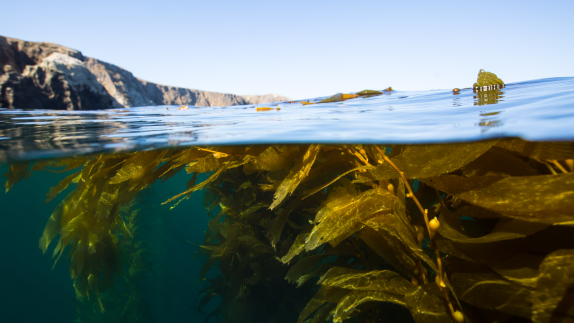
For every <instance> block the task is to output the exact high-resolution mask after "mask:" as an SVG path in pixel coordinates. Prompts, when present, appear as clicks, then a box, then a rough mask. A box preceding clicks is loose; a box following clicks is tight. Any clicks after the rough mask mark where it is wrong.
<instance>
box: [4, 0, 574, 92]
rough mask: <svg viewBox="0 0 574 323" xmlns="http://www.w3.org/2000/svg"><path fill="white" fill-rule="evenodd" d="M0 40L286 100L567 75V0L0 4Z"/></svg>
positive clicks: (572, 45)
mask: <svg viewBox="0 0 574 323" xmlns="http://www.w3.org/2000/svg"><path fill="white" fill-rule="evenodd" d="M1 8H2V9H1V11H2V18H1V19H0V35H3V36H8V37H15V38H20V39H24V40H29V41H47V42H53V43H57V44H61V45H64V46H67V47H71V48H74V49H77V50H80V51H81V52H82V53H83V54H84V55H86V56H90V57H94V58H98V59H100V60H103V61H106V62H109V63H113V64H116V65H118V66H121V67H123V68H125V69H127V70H129V71H131V72H132V73H133V74H134V75H135V76H137V77H139V78H142V79H145V80H149V81H152V82H156V83H161V84H166V85H174V86H181V87H187V88H193V89H200V90H207V91H216V92H227V93H236V94H267V93H276V94H281V95H285V96H288V97H290V98H292V99H303V98H308V97H316V96H324V95H331V94H334V93H337V92H353V91H360V90H364V89H383V88H386V87H388V86H393V88H395V89H400V90H428V89H438V88H453V87H466V86H470V85H471V84H472V83H473V82H474V81H475V79H476V75H477V73H478V71H479V69H481V68H483V69H486V70H487V71H491V72H494V73H496V74H497V75H498V76H499V77H500V78H501V79H502V80H503V81H505V82H507V83H509V82H515V81H525V80H532V79H538V78H546V77H556V76H574V41H573V39H574V18H573V13H574V1H572V0H563V1H552V0H548V1H508V0H507V1H484V0H481V1H461V0H457V1H333V0H330V1H313V0H307V1H270V0H267V1H214V0H212V1H172V0H164V1H157V2H156V1H154V2H146V1H121V0H115V1H108V0H100V1H97V2H94V1H90V2H88V1H61V0H52V1H46V0H43V1H37V0H34V1H28V0H18V1H15V0H12V1H3V3H2V6H1Z"/></svg>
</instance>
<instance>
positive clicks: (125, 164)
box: [6, 139, 574, 322]
mask: <svg viewBox="0 0 574 323" xmlns="http://www.w3.org/2000/svg"><path fill="white" fill-rule="evenodd" d="M573 157H574V144H573V143H547V142H537V143H534V142H525V141H522V140H519V139H502V140H494V141H483V142H474V143H458V144H441V145H411V146H401V145H395V146H376V145H283V146H277V145H267V146H264V145H262V146H258V145H255V146H227V147H203V148H199V147H192V148H186V149H173V150H155V151H140V152H135V153H128V154H112V155H97V156H85V157H81V158H69V159H62V160H49V161H36V163H35V164H33V165H32V166H30V165H29V164H28V163H21V164H13V165H11V167H10V172H9V173H7V174H6V177H7V178H8V180H7V182H6V189H9V188H10V187H11V186H12V185H14V183H16V182H17V181H19V180H21V179H23V178H25V177H27V176H29V175H30V173H32V172H34V171H37V170H45V169H53V170H58V171H63V170H71V169H78V171H77V172H76V173H74V174H73V175H70V176H68V177H66V178H65V179H64V180H62V181H61V182H60V183H59V184H58V185H56V186H55V187H53V188H52V189H51V190H50V192H48V194H47V196H48V200H50V199H53V198H54V197H55V196H56V195H57V194H58V193H59V192H61V191H62V190H64V189H65V188H66V187H68V186H69V185H75V188H74V189H73V190H72V191H71V193H69V195H68V196H67V197H66V198H65V199H64V200H63V202H62V203H61V204H60V205H59V206H58V207H57V208H56V210H55V211H54V213H53V214H52V216H51V217H50V219H49V221H48V224H47V225H46V228H45V230H44V234H43V236H42V237H41V239H40V247H41V248H42V250H44V251H46V250H47V249H48V246H49V244H50V242H52V241H53V240H54V239H55V238H56V237H57V236H58V235H59V238H58V243H57V246H56V248H55V250H54V255H55V256H57V257H58V258H59V256H60V255H61V253H62V251H63V250H64V248H65V247H66V246H68V245H70V246H71V248H70V252H69V255H68V258H70V262H71V263H70V272H71V276H72V278H73V279H74V287H75V288H76V291H77V294H78V296H79V297H84V296H87V297H89V298H91V299H93V300H99V298H100V292H102V291H104V290H106V289H107V288H109V287H110V286H111V285H112V283H113V282H114V279H116V278H117V277H118V276H119V275H121V273H120V269H121V266H122V265H121V257H120V256H119V250H118V243H119V239H118V235H119V234H122V235H123V238H124V239H130V236H131V235H132V234H133V233H132V232H131V229H130V225H129V224H127V223H125V221H124V218H125V217H122V216H121V213H120V210H121V209H122V207H123V206H128V205H130V203H131V201H132V200H133V199H134V197H135V196H136V195H137V193H138V192H139V191H141V190H142V189H143V188H145V187H146V186H148V185H151V184H152V183H154V182H155V181H157V180H166V179H168V178H169V177H171V176H174V175H175V174H176V173H178V172H183V171H185V172H187V174H189V175H188V176H189V177H190V179H189V182H188V187H187V189H182V192H181V194H179V195H176V196H174V197H173V198H171V199H169V200H167V201H165V203H164V204H167V205H168V206H170V207H175V206H177V205H179V206H178V207H185V203H182V201H184V200H185V199H187V198H189V196H190V194H192V193H193V192H195V191H198V190H204V191H205V208H206V209H207V210H208V211H209V214H210V216H211V219H210V220H209V230H208V231H207V232H206V236H205V241H204V244H203V245H201V246H200V252H201V253H204V254H205V255H206V256H207V260H206V262H205V265H204V268H203V270H202V272H201V276H200V277H199V279H200V280H204V281H205V282H206V286H205V288H204V289H203V290H202V293H204V297H203V298H202V299H201V300H200V301H199V303H198V305H197V308H198V310H201V308H202V307H203V306H204V305H205V304H207V302H209V300H210V299H212V298H215V297H221V299H222V302H221V305H220V306H219V308H218V309H217V310H216V311H215V312H214V313H212V314H211V316H217V317H220V318H221V320H223V321H224V322H250V321H258V320H259V319H261V318H262V316H261V315H260V316H257V314H256V312H257V311H261V309H260V308H257V306H256V303H257V297H261V293H271V294H273V293H277V295H274V296H272V297H274V299H275V301H276V302H278V303H281V302H284V303H285V304H289V305H284V306H285V307H293V308H290V309H289V311H292V310H294V309H297V313H299V316H298V322H323V321H324V320H328V319H332V320H333V321H334V322H342V321H344V320H353V321H355V322H359V321H363V322H377V321H378V318H379V317H384V315H388V314H385V313H384V311H385V309H388V306H389V305H387V304H389V303H390V304H395V305H394V306H393V307H392V308H395V307H404V308H406V309H408V311H410V313H411V315H412V319H413V320H414V321H415V322H452V321H454V322H462V321H467V322H485V321H499V322H505V321H506V322H510V321H512V322H514V321H515V320H516V319H517V318H523V319H530V320H532V321H534V322H558V321H560V322H570V321H572V320H574V296H573V295H574V239H572V234H574V228H572V225H574V190H573V188H574V173H573V170H574V160H573ZM201 173H207V174H209V177H208V179H207V180H205V181H203V182H201V183H196V178H197V174H201ZM212 267H216V268H217V269H218V270H219V273H220V275H219V276H217V277H216V278H205V274H206V273H207V271H208V270H209V269H210V268H212ZM286 285H287V287H286ZM289 286H290V287H289ZM262 290H263V291H264V292H262ZM301 291H304V293H303V292H301ZM281 293H284V294H283V295H281ZM308 293H311V294H314V296H313V297H312V298H310V299H309V297H308V298H305V296H301V295H308ZM296 295H297V299H291V298H292V297H295V296H296ZM301 300H305V301H304V303H301ZM281 306H282V305H281V304H278V306H277V308H275V312H273V313H266V314H265V315H266V316H265V317H264V319H265V320H261V321H262V322H263V321H268V322H288V321H289V320H287V318H289V317H290V316H289V314H285V313H282V312H281V311H285V310H281ZM298 306H299V307H298ZM385 306H386V307H385ZM239 309H241V311H240V310H239ZM101 310H102V311H104V310H105V309H104V308H103V306H102V308H101ZM290 315H292V314H290ZM256 317H257V319H255V318H256ZM208 319H209V317H208ZM295 320H296V318H295Z"/></svg>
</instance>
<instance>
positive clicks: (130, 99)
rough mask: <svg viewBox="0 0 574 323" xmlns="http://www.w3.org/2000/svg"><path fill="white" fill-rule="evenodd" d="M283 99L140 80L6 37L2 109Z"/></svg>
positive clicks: (1, 52) (56, 48) (1, 42)
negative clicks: (194, 88)
mask: <svg viewBox="0 0 574 323" xmlns="http://www.w3.org/2000/svg"><path fill="white" fill-rule="evenodd" d="M286 100H289V99H288V98H286V97H282V96H278V95H273V94H270V95H251V96H242V95H235V94H226V93H217V92H207V91H199V90H192V89H185V88H179V87H174V86H165V85H160V84H155V83H151V82H147V81H144V80H140V79H138V78H136V77H134V76H133V74H132V73H130V72H129V71H126V70H124V69H122V68H121V67H118V66H115V65H113V64H109V63H106V62H102V61H100V60H97V59H95V58H90V57H85V56H83V55H82V53H80V52H79V51H77V50H74V49H71V48H67V47H64V46H60V45H56V44H52V43H44V42H42V43H40V42H27V41H23V40H19V39H14V38H8V37H2V36H0V107H2V108H9V109H12V108H20V109H57V110H93V109H107V108H121V107H131V106H149V105H200V106H229V105H239V104H261V103H267V102H276V101H286Z"/></svg>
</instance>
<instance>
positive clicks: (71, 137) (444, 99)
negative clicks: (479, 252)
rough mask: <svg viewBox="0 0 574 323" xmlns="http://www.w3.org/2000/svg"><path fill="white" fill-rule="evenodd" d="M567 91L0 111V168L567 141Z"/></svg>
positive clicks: (570, 100) (553, 85)
mask: <svg viewBox="0 0 574 323" xmlns="http://www.w3.org/2000/svg"><path fill="white" fill-rule="evenodd" d="M572 89H574V78H550V79H542V80H535V81H527V82H519V83H513V84H507V85H506V87H505V88H503V89H497V90H492V91H485V92H479V93H474V92H473V90H472V89H462V90H461V91H460V92H453V91H452V90H430V91H416V92H407V91H392V92H385V94H383V95H379V96H373V97H368V98H364V97H361V98H354V99H350V100H347V101H343V102H333V103H321V104H314V105H303V104H301V103H300V102H293V103H290V102H280V103H274V104H269V105H248V106H230V107H194V106H189V107H188V108H187V109H185V108H184V109H179V108H180V107H179V106H154V107H136V108H130V109H122V110H100V111H48V110H34V111H21V110H6V109H0V162H2V161H4V162H5V161H7V160H18V159H31V158H44V157H55V156H65V155H71V154H78V153H90V152H118V151H125V150H136V149H138V150H139V149H150V148H161V147H173V146H186V145H199V146H201V145H229V144H234V145H235V144H254V143H258V144H268V143H298V144H301V143H363V144H374V143H379V144H382V143H386V144H397V143H439V142H458V141H473V140H483V139H488V138H499V137H521V138H523V139H527V140H572V139H574V128H573V127H572V124H574V91H572ZM321 99H323V98H317V99H311V100H310V102H318V101H320V100H321ZM262 108H269V109H262Z"/></svg>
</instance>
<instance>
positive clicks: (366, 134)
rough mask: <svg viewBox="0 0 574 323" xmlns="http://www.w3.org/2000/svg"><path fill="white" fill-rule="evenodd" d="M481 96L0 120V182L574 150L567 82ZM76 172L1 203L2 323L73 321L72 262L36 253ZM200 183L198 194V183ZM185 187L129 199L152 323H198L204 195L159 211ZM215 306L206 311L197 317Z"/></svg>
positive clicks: (180, 180) (396, 95)
mask: <svg viewBox="0 0 574 323" xmlns="http://www.w3.org/2000/svg"><path fill="white" fill-rule="evenodd" d="M487 92H488V93H482V94H481V93H475V92H473V90H472V89H462V90H461V91H460V93H454V92H453V91H452V90H451V89H446V90H430V91H400V89H399V90H395V91H391V92H389V93H385V94H383V95H379V96H373V97H368V98H355V99H350V100H346V101H343V102H334V103H322V104H313V105H303V104H302V103H300V102H299V101H295V102H278V103H273V104H261V105H248V106H230V107H196V106H187V107H181V106H151V107H133V108H126V109H121V110H101V111H51V110H33V111H24V110H7V109H0V173H2V174H3V173H7V172H8V163H9V162H19V161H33V160H38V159H45V158H56V157H67V156H72V155H83V154H89V153H101V152H107V153H114V152H124V151H136V150H149V149H156V148H168V147H183V146H206V145H252V144H308V143H325V144H328V143H333V144H335V143H336V144H344V143H362V144H422V143H445V142H464V141H476V140H484V139H490V138H501V137H520V138H523V139H525V140H533V141H574V77H568V78H550V79H541V80H533V81H526V82H518V83H512V84H506V86H505V87H504V88H502V89H498V90H494V91H487ZM324 98H325V97H322V98H316V99H311V100H308V101H309V102H311V103H314V102H318V101H320V100H321V99H324ZM306 101H307V100H306ZM258 108H259V109H258ZM261 108H269V109H261ZM73 172H74V170H70V171H66V172H63V173H53V172H36V173H34V174H33V175H32V176H31V177H30V178H29V179H27V180H22V181H21V182H19V183H17V184H16V185H15V186H14V187H12V188H11V189H10V191H9V192H8V193H6V194H0V206H1V211H0V213H1V215H0V219H1V224H0V322H6V323H13V322H14V323H15V322H74V321H75V320H76V318H77V315H78V308H79V304H78V302H77V300H76V295H75V291H74V287H73V285H72V280H71V279H70V273H69V269H68V266H69V261H68V260H66V259H64V257H62V259H60V260H59V262H58V263H57V264H56V265H55V266H54V268H52V266H53V265H54V259H53V258H52V248H53V246H51V249H49V250H48V252H47V253H46V254H42V251H41V250H40V249H39V247H38V239H39V237H40V236H41V235H42V231H43V229H44V226H45V224H46V221H47V220H48V218H49V217H50V214H51V213H52V211H53V210H54V208H55V207H56V206H57V205H58V204H59V203H60V202H61V201H62V196H66V195H67V193H68V192H70V191H71V190H72V187H68V188H67V189H66V190H65V191H64V192H63V193H62V194H61V195H60V198H56V199H54V200H52V201H50V202H48V203H44V200H45V195H46V193H48V192H49V190H50V188H51V187H53V186H54V185H56V184H57V183H58V182H59V181H60V180H62V179H63V178H65V177H66V176H68V175H70V174H72V173H73ZM200 177H201V178H198V180H197V182H201V181H202V180H204V179H205V178H207V177H206V175H205V174H204V175H200ZM188 179H189V178H188V177H186V176H174V177H173V178H170V179H168V180H167V181H165V182H162V183H155V184H154V185H151V186H149V187H148V188H146V189H145V190H144V191H142V192H141V193H140V195H139V196H138V198H137V200H138V203H139V207H140V208H142V209H143V210H144V211H143V213H144V214H145V217H144V218H143V219H144V223H143V224H142V229H141V235H142V237H144V239H145V240H146V241H147V244H148V245H149V248H148V249H149V250H148V257H149V258H148V261H149V262H150V263H151V265H150V266H151V270H150V275H149V276H146V277H147V278H146V279H145V280H144V281H143V282H142V284H143V288H142V289H143V290H145V291H146V296H145V302H146V304H148V308H147V309H148V310H149V313H148V316H149V320H150V322H202V321H203V319H204V318H205V314H203V313H200V312H197V311H195V310H194V309H193V304H194V303H195V302H196V297H197V293H198V290H199V289H200V288H201V285H200V284H199V283H198V282H197V277H198V275H199V271H200V269H201V267H202V265H203V262H204V260H202V259H197V258H193V256H194V253H195V251H196V250H197V244H201V243H202V242H203V238H204V232H205V231H206V230H207V221H208V220H209V218H208V216H207V213H206V211H205V210H204V208H203V193H201V192H196V193H194V194H193V195H192V196H191V198H190V199H189V200H187V201H185V202H184V203H186V204H187V205H186V206H185V207H178V208H175V209H173V210H170V209H169V207H168V206H166V205H161V203H162V202H164V201H166V200H167V199H169V198H170V197H172V196H174V195H176V194H178V193H181V192H182V187H183V188H185V187H186V182H187V180H188ZM190 210H191V211H190ZM65 254H66V252H65V253H64V255H65ZM216 306H217V301H213V302H212V304H210V305H209V306H207V307H205V308H204V310H205V311H206V312H209V310H210V309H214V308H216Z"/></svg>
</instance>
